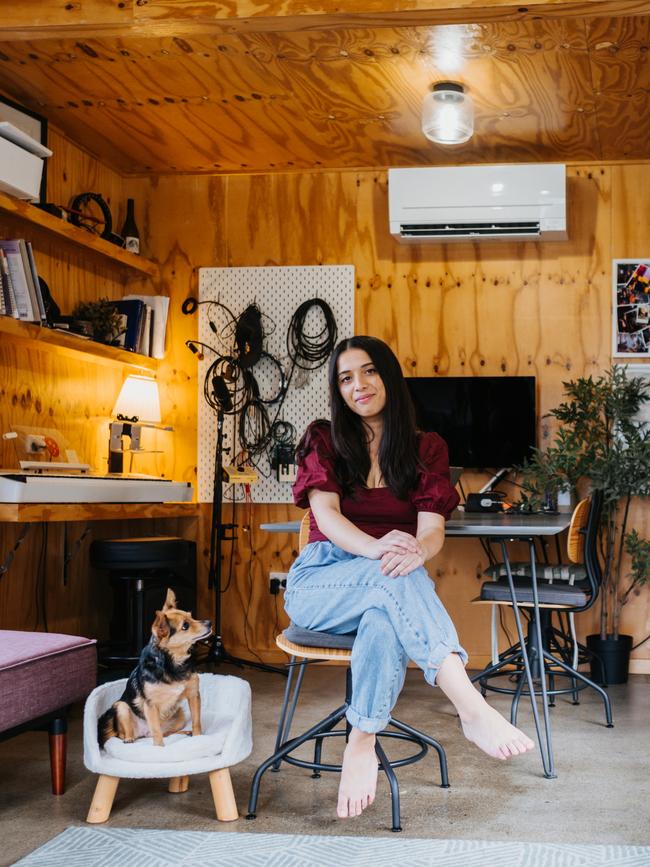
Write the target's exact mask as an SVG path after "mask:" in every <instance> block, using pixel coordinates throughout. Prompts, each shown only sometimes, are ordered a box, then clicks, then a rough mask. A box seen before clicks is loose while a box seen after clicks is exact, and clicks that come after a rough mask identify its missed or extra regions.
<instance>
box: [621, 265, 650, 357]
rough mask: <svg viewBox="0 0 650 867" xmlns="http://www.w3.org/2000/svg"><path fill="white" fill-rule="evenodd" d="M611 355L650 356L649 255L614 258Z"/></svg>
mask: <svg viewBox="0 0 650 867" xmlns="http://www.w3.org/2000/svg"><path fill="white" fill-rule="evenodd" d="M612 355H613V356H618V357H629V356H635V357H637V358H639V357H641V358H643V357H645V358H650V257H648V258H647V259H640V258H639V259H614V260H613V263H612Z"/></svg>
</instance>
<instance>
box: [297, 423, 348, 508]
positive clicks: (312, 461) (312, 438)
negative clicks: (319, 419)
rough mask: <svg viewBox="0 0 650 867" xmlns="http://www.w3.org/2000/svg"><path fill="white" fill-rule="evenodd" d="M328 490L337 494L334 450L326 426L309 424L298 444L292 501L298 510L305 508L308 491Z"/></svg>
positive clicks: (307, 506) (338, 489)
mask: <svg viewBox="0 0 650 867" xmlns="http://www.w3.org/2000/svg"><path fill="white" fill-rule="evenodd" d="M312 488H316V489H317V490H319V491H330V492H331V493H333V494H339V496H340V495H341V488H340V486H339V484H338V482H337V481H336V474H335V472H334V449H333V447H332V436H331V433H330V430H329V425H326V424H322V423H321V424H313V425H312V426H311V427H310V428H309V430H308V431H307V434H306V435H305V438H304V440H303V444H302V455H301V457H300V458H299V461H298V472H297V474H296V481H295V482H294V485H293V501H294V503H295V504H296V506H299V507H300V508H301V509H308V508H309V497H308V494H309V491H310V490H312Z"/></svg>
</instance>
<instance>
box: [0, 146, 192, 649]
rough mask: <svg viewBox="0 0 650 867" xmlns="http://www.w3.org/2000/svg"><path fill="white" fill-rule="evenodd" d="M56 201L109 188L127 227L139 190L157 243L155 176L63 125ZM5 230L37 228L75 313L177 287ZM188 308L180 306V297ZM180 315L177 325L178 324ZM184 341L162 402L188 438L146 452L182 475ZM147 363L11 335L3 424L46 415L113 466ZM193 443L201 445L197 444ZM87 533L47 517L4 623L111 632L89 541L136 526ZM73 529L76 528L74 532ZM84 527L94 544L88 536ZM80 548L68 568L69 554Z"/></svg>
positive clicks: (63, 301)
mask: <svg viewBox="0 0 650 867" xmlns="http://www.w3.org/2000/svg"><path fill="white" fill-rule="evenodd" d="M50 146H51V148H52V150H53V151H54V156H53V157H52V159H51V161H50V167H49V177H48V199H49V200H50V201H51V202H54V203H57V204H62V205H68V204H69V203H70V200H71V198H72V197H73V196H75V195H77V194H78V193H80V192H84V191H95V192H100V193H101V194H102V195H103V196H104V198H105V199H106V201H107V203H108V204H109V206H110V208H111V211H112V213H113V216H114V224H115V226H116V227H117V228H118V230H119V227H120V226H121V223H122V221H123V219H124V215H125V209H126V199H127V197H128V196H131V197H133V198H135V201H136V215H137V219H138V223H139V228H140V231H141V233H142V241H143V252H144V254H145V255H147V254H149V255H151V250H149V249H148V243H147V239H148V234H149V231H148V218H147V208H146V195H145V194H144V193H145V190H146V189H147V188H148V185H149V182H148V181H141V180H138V179H129V180H126V179H124V178H122V177H121V176H120V175H119V174H117V173H116V172H114V171H111V170H110V169H108V168H106V167H105V166H102V165H101V164H100V163H99V162H98V161H97V160H96V159H94V158H93V157H92V156H91V155H90V154H88V153H86V152H85V151H83V150H82V149H80V148H78V147H77V146H76V145H74V144H73V143H72V142H70V141H69V140H68V139H67V138H65V137H64V136H62V135H61V134H60V133H58V132H57V131H56V130H52V131H51V135H50ZM0 236H2V237H9V238H16V237H25V238H27V239H29V240H31V241H32V243H33V246H34V250H35V252H36V260H37V264H38V268H39V272H40V273H41V274H42V275H43V277H44V278H45V279H46V281H47V282H48V285H49V287H50V289H51V291H52V294H53V296H54V298H55V300H56V301H57V303H58V304H59V306H60V308H61V310H62V312H63V313H70V312H71V310H72V308H73V307H74V305H75V304H76V302H77V301H79V300H81V299H85V300H90V299H96V298H99V297H108V298H121V297H122V296H123V295H124V294H126V293H127V292H144V293H152V292H156V291H170V289H171V288H172V287H170V286H169V285H166V286H159V285H157V284H155V283H154V282H153V281H152V280H151V279H149V278H141V277H138V276H135V277H133V276H132V275H131V272H128V271H127V270H126V269H124V268H123V267H120V266H117V265H114V264H112V263H111V262H110V260H107V259H103V258H101V257H97V256H94V255H92V254H91V253H89V251H87V250H85V249H84V248H81V247H79V248H77V247H73V246H71V245H66V244H65V243H61V242H60V240H59V239H57V238H56V237H53V236H52V235H50V234H48V233H47V232H44V231H41V230H39V229H37V228H36V227H34V226H31V225H30V224H28V223H25V222H24V221H20V220H17V219H14V218H13V217H11V216H8V215H0ZM173 306H174V309H178V306H179V305H177V304H176V305H173ZM173 319H174V316H173V314H172V317H171V321H170V329H169V330H170V333H171V332H173V330H174V322H173ZM171 347H173V344H170V353H169V355H168V358H167V359H166V360H165V361H164V362H162V363H161V364H160V366H159V368H158V370H157V372H156V374H155V375H156V376H157V378H158V381H159V384H160V392H161V406H162V411H163V414H164V416H165V419H166V421H167V423H171V424H174V425H176V426H177V428H178V430H179V436H178V437H176V438H174V437H172V436H171V435H170V434H162V433H161V434H158V435H153V436H152V435H151V432H145V434H146V435H147V437H148V439H147V441H146V442H145V441H144V440H143V446H145V447H149V448H152V449H153V448H156V447H159V448H163V449H164V454H162V455H155V456H153V455H152V456H148V457H146V456H139V457H138V458H137V462H136V463H134V465H133V470H134V471H135V472H151V473H156V474H161V475H166V476H169V477H175V478H188V476H190V477H191V476H192V469H193V466H194V441H195V411H194V406H195V403H194V394H193V393H192V399H189V400H181V399H180V398H179V394H178V389H179V384H180V385H184V384H185V382H187V380H188V377H189V375H190V374H189V373H186V374H184V373H183V371H182V370H178V369H177V366H176V364H175V359H174V353H173V348H171ZM134 372H136V370H134V369H131V368H129V367H127V366H126V365H122V364H119V363H115V362H113V361H108V360H106V359H103V358H100V357H97V356H93V355H91V354H80V353H61V352H56V351H52V349H51V347H49V348H48V347H47V346H45V347H43V348H38V346H37V345H36V344H35V343H34V342H31V343H30V342H29V341H25V340H20V341H16V340H14V339H13V338H10V337H9V336H7V335H5V334H3V335H0V431H2V432H4V431H6V430H8V429H9V426H10V425H11V424H23V425H36V426H41V427H50V428H55V429H57V430H59V431H61V432H62V433H63V434H64V435H65V436H66V438H67V439H68V441H69V442H70V443H71V445H72V446H73V447H74V448H75V449H76V451H77V453H78V455H79V458H80V460H84V461H87V462H88V463H90V464H91V465H92V467H93V468H94V469H96V470H99V471H100V472H105V471H106V469H107V456H108V423H109V420H110V414H111V410H112V407H113V404H114V402H115V399H116V397H117V394H118V392H119V389H120V387H121V385H122V382H123V380H124V378H125V377H126V376H127V375H128V374H129V373H134ZM186 444H187V448H189V452H187V449H186ZM0 466H2V467H13V466H16V455H15V454H14V451H13V448H12V446H11V443H9V442H6V441H0ZM187 525H188V522H171V521H170V522H163V521H158V522H157V523H156V522H146V521H144V522H141V523H140V525H139V526H138V533H140V534H146V533H147V532H152V531H158V532H162V533H165V532H167V533H177V532H188V528H187ZM90 528H91V532H90V533H87V534H84V531H85V529H86V525H84V524H70V525H69V526H68V528H67V531H66V530H65V528H64V527H63V526H62V525H54V524H52V525H50V526H49V527H48V528H46V527H45V525H35V526H32V527H31V528H30V531H29V534H28V535H27V537H26V538H25V541H24V542H23V544H22V545H21V546H20V547H19V548H18V550H17V551H16V553H15V557H14V559H13V562H12V563H11V566H10V568H9V570H8V571H7V572H6V573H5V574H2V573H1V572H0V628H17V629H33V628H35V627H38V628H44V627H45V625H46V623H47V625H48V626H49V628H50V629H51V630H53V631H57V630H59V631H62V632H79V633H84V634H87V635H91V636H103V635H105V634H106V629H107V616H106V612H107V610H109V605H110V599H109V598H108V593H107V588H106V586H105V584H106V582H105V579H103V578H102V577H101V576H99V575H94V574H93V573H92V572H91V570H90V569H89V564H88V546H89V544H90V542H91V540H92V539H93V538H98V537H100V536H102V535H103V536H110V535H112V534H113V535H128V534H129V533H131V534H132V533H133V526H132V525H131V526H130V527H129V525H128V524H127V523H125V524H124V525H120V524H119V523H112V524H109V523H96V524H92V525H90ZM21 530H22V527H21V526H20V525H11V524H0V565H2V564H3V563H4V561H5V557H6V556H7V554H9V552H10V551H11V550H12V548H13V546H14V545H15V543H16V541H17V540H18V538H19V535H20V532H21ZM66 532H67V537H66ZM82 536H83V542H82V543H81V544H79V545H78V544H77V542H78V540H79V539H81V537H82ZM66 551H67V552H73V553H74V557H73V559H72V560H71V562H70V565H69V569H68V570H67V572H66V574H65V576H64V569H63V558H64V554H65V552H66Z"/></svg>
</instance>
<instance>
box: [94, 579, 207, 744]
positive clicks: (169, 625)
mask: <svg viewBox="0 0 650 867" xmlns="http://www.w3.org/2000/svg"><path fill="white" fill-rule="evenodd" d="M211 632H212V626H211V624H210V621H209V620H195V619H194V618H193V617H192V615H191V614H190V612H189V611H180V610H179V609H178V608H177V607H176V596H175V595H174V592H173V590H167V598H166V599H165V604H164V605H163V607H162V611H156V619H155V620H154V622H153V626H152V627H151V640H150V641H149V644H147V645H146V646H145V647H144V648H143V649H142V653H141V654H140V661H139V662H138V664H137V666H136V667H135V668H134V669H133V671H132V672H131V674H130V675H129V679H128V681H127V684H126V688H125V690H124V692H123V693H122V696H121V698H120V699H119V700H118V701H116V702H115V703H114V704H113V705H112V706H111V707H110V708H109V709H108V710H107V711H106V713H104V714H102V716H101V717H100V718H99V720H98V722H97V738H98V740H99V745H100V747H103V746H104V744H105V743H106V741H107V740H108V739H109V738H111V737H118V738H121V739H122V740H123V741H124V742H125V743H127V744H130V743H133V741H134V740H136V738H144V737H152V738H153V742H154V744H155V745H156V746H159V747H162V746H164V743H163V737H164V735H169V734H172V733H173V732H178V731H180V729H181V727H182V725H183V721H184V715H183V711H182V709H181V707H180V705H181V702H182V701H183V699H187V701H188V704H189V706H190V713H191V715H192V734H193V735H200V734H201V697H200V694H199V676H198V674H196V673H195V671H194V664H193V659H192V656H191V651H192V647H193V645H194V644H195V642H197V641H200V640H201V639H203V638H207V637H208V635H210V633H211ZM188 734H189V732H188Z"/></svg>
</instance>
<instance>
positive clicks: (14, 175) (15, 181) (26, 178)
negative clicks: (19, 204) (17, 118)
mask: <svg viewBox="0 0 650 867" xmlns="http://www.w3.org/2000/svg"><path fill="white" fill-rule="evenodd" d="M42 174H43V160H42V159H41V158H40V157H37V156H36V155H35V154H31V153H29V152H28V151H26V150H25V149H24V148H22V147H20V146H19V145H17V144H14V143H13V142H11V141H9V140H8V139H6V138H1V137H0V190H3V191H4V192H5V193H9V194H10V195H12V196H17V197H18V198H19V199H28V200H29V201H30V202H37V201H38V197H39V191H40V187H41V175H42Z"/></svg>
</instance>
